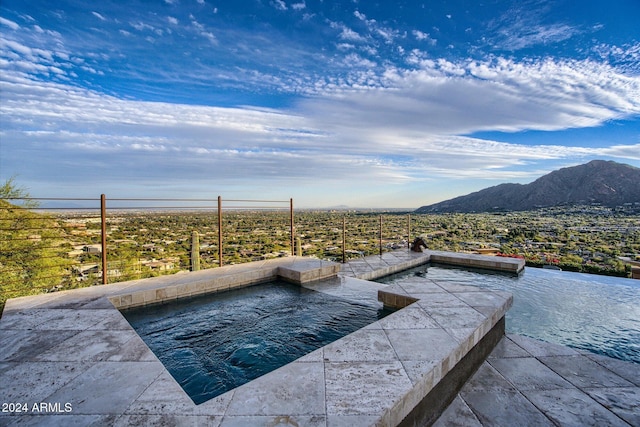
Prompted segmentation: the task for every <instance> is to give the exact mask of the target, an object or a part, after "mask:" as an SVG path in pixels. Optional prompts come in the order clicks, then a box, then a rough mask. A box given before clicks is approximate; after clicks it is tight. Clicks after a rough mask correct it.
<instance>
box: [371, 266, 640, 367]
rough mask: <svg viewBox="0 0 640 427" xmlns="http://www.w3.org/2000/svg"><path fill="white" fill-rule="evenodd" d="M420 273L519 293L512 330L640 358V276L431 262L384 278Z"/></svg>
mask: <svg viewBox="0 0 640 427" xmlns="http://www.w3.org/2000/svg"><path fill="white" fill-rule="evenodd" d="M416 276H419V277H421V278H423V279H424V280H431V281H433V282H435V283H436V284H437V283H441V282H453V283H459V284H464V285H473V286H480V287H483V288H488V289H496V290H505V291H509V292H511V293H512V294H513V307H512V308H511V309H510V310H509V312H508V313H507V315H506V328H507V332H510V333H515V334H520V335H526V336H529V337H532V338H537V339H540V340H543V341H547V342H553V343H557V344H562V345H566V346H570V347H573V348H577V349H583V350H588V351H590V352H593V353H598V354H602V355H605V356H609V357H614V358H617V359H621V360H627V361H633V362H637V363H640V281H639V280H633V279H624V278H618V277H608V276H599V275H593V274H584V273H573V272H565V271H554V270H545V269H538V268H526V269H525V271H524V273H523V274H521V275H520V276H513V275H508V274H500V273H491V272H487V271H484V270H468V269H462V268H454V267H445V266H440V265H437V266H433V265H425V266H420V267H417V268H414V269H411V270H406V271H404V272H402V273H398V274H396V275H393V276H388V277H386V278H382V279H380V280H378V281H379V282H382V283H387V284H393V283H402V281H403V280H411V281H412V283H415V280H416Z"/></svg>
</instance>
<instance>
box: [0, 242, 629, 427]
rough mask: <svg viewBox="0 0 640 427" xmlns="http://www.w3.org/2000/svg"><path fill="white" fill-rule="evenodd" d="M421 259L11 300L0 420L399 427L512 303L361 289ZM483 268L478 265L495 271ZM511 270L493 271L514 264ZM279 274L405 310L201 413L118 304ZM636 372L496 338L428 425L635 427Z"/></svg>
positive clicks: (477, 296)
mask: <svg viewBox="0 0 640 427" xmlns="http://www.w3.org/2000/svg"><path fill="white" fill-rule="evenodd" d="M433 254H434V255H435V256H450V255H449V254H447V253H433ZM430 256H431V254H429V253H425V254H416V253H411V252H408V251H396V252H392V253H387V254H383V255H382V256H375V257H368V258H365V259H360V260H356V261H353V262H350V263H347V264H344V265H341V266H340V269H341V271H340V274H339V276H338V277H335V278H333V279H327V280H324V281H314V279H320V278H322V277H327V276H330V275H331V274H330V273H331V272H332V271H335V266H334V265H332V264H331V263H326V262H321V261H310V260H308V259H304V258H295V257H292V258H289V259H283V260H272V261H264V262H261V263H260V266H258V267H259V268H256V267H257V266H256V265H253V266H248V265H239V266H231V267H232V268H222V269H213V270H209V271H207V272H196V273H188V274H179V275H174V276H165V277H161V278H156V279H153V280H140V281H134V282H126V283H122V284H113V285H108V286H98V287H92V288H86V289H79V290H75V291H70V292H60V293H54V294H48V295H42V296H36V297H27V298H18V299H14V300H10V301H8V303H7V306H6V308H5V312H4V314H3V317H2V319H0V384H1V387H0V403H1V404H3V405H4V404H6V405H7V407H6V409H7V411H4V412H0V425H20V426H22V425H65V426H69V425H83V426H84V425H149V424H153V425H212V426H219V425H221V426H252V425H265V426H266V425H300V426H302V425H309V426H342V425H349V426H360V425H363V426H364V425H398V424H401V425H411V422H416V421H415V420H417V419H418V418H416V417H415V416H409V417H407V418H405V417H406V416H407V414H410V413H411V411H412V408H414V407H416V406H419V405H421V404H424V400H425V396H427V395H428V394H429V391H430V390H433V389H436V390H439V389H438V388H437V387H439V386H438V383H443V382H446V381H448V378H450V376H447V373H448V372H450V371H455V370H454V368H455V367H456V365H462V364H463V363H462V362H464V361H465V360H466V359H465V355H467V354H471V353H472V352H473V349H474V348H476V347H477V346H476V344H477V343H479V342H481V341H482V340H483V338H484V337H485V336H489V335H491V334H495V333H496V332H495V331H497V332H498V333H499V332H500V329H499V325H500V324H502V327H504V323H503V322H502V323H501V319H502V318H503V316H504V313H505V312H506V310H507V309H508V307H509V306H510V301H511V300H510V298H511V297H510V295H509V294H507V293H502V292H495V291H493V292H492V291H487V290H483V289H480V288H475V287H461V286H460V285H451V286H449V287H448V286H447V285H446V284H443V283H439V284H435V283H427V284H425V286H424V287H422V288H419V289H410V288H407V289H401V288H400V289H399V288H397V287H394V288H392V287H388V286H385V285H381V284H377V283H373V282H369V281H365V280H362V278H363V277H364V278H366V279H372V278H374V277H376V276H380V275H384V274H389V273H392V272H394V271H397V270H401V269H406V268H409V267H411V266H413V265H416V264H419V263H423V262H425V261H427V260H428V258H429V257H430ZM453 258H456V257H455V256H454V257H453ZM489 258H490V257H481V258H476V261H477V262H482V263H485V262H498V261H500V260H496V259H495V258H493V260H492V259H489ZM458 259H460V257H459V256H458ZM450 261H451V260H450ZM454 261H455V260H454ZM460 262H461V263H464V262H466V261H463V260H462V261H460ZM508 263H509V261H507V262H506V264H505V266H498V267H504V268H515V269H516V270H517V269H518V268H519V266H518V265H515V266H514V265H507V264H508ZM494 267H495V266H494ZM489 268H490V267H489ZM256 271H259V272H258V273H256ZM278 272H279V273H280V275H281V276H284V277H287V278H289V279H291V280H302V281H303V282H304V281H305V280H311V282H308V283H303V284H302V285H303V286H306V287H309V288H312V289H315V290H318V291H321V292H327V293H332V294H334V295H340V296H342V297H344V298H352V299H362V298H365V299H369V300H375V299H378V298H381V299H382V300H384V301H385V302H386V303H389V304H391V305H393V304H396V305H398V306H399V307H403V306H405V305H407V304H409V305H408V306H407V307H406V308H403V309H401V310H399V311H397V312H396V313H394V314H392V315H390V316H388V317H386V318H385V319H382V320H381V321H379V322H376V323H374V324H372V325H370V326H368V327H366V328H364V329H361V330H359V331H357V332H356V333H354V334H351V335H348V336H347V337H344V338H342V339H341V340H338V341H336V342H334V343H332V344H330V345H328V346H326V347H323V348H321V349H319V350H316V351H315V352H313V353H310V354H308V355H307V356H304V357H302V358H301V359H298V360H297V361H295V362H293V363H290V364H289V365H286V366H284V367H282V368H280V369H278V370H276V371H273V372H271V373H270V374H267V375H265V376H263V377H260V378H258V379H256V380H254V381H252V382H250V383H248V384H245V385H243V386H241V387H238V388H236V389H235V390H232V391H230V392H228V393H225V394H223V395H221V396H218V397H216V398H214V399H211V400H210V401H208V402H205V403H203V404H201V405H195V404H193V402H192V401H191V400H190V398H189V397H188V396H187V395H186V394H185V393H184V391H183V390H182V388H181V387H180V386H179V385H178V384H177V383H176V382H175V380H173V378H172V377H171V375H170V374H169V373H168V372H167V371H166V369H165V368H164V366H163V365H162V364H161V363H160V361H159V360H158V359H157V358H156V357H155V355H154V354H153V353H152V352H151V351H150V350H149V349H148V347H147V346H146V345H145V344H144V342H143V341H142V340H141V339H140V337H139V336H138V335H137V334H136V333H135V331H133V329H132V328H131V326H130V325H129V324H128V323H127V322H126V320H124V317H123V316H122V315H121V314H120V312H119V311H118V310H116V309H115V306H119V307H123V306H132V305H136V304H145V303H147V302H157V301H162V300H165V299H172V298H177V297H178V296H181V295H195V294H198V293H203V292H211V291H219V290H224V289H228V288H229V286H232V284H233V283H241V284H242V285H246V284H250V283H255V282H257V281H261V280H264V279H265V278H268V277H270V275H274V274H278ZM212 274H213V276H215V277H213V276H211V275H212ZM232 276H234V277H233V278H232ZM379 290H380V291H382V292H380V293H379V292H378V291H379ZM413 301H417V302H415V303H412V302H413ZM496 328H497V329H496ZM494 344H495V343H492V344H490V346H491V348H493V345H494ZM480 362H481V361H480ZM637 368H638V365H637V364H633V363H625V362H621V361H617V360H614V359H608V358H604V357H600V356H595V355H591V354H584V353H579V352H576V351H574V350H572V349H568V348H566V347H561V346H554V345H551V344H547V343H542V342H539V341H535V340H532V339H529V338H524V337H519V336H508V337H506V338H502V340H501V341H500V342H499V344H498V345H497V346H496V348H495V349H494V350H493V352H492V353H491V354H490V356H489V357H488V358H487V359H486V361H485V362H484V363H482V364H481V365H480V368H479V369H478V371H477V372H476V374H475V375H474V376H473V377H472V378H471V379H470V380H469V381H468V382H467V383H466V384H465V385H464V387H463V388H462V390H460V392H459V393H458V394H457V396H456V395H455V392H454V393H453V394H452V396H455V399H454V400H453V402H452V404H451V405H450V406H449V407H448V409H447V410H446V411H445V412H444V413H443V414H442V416H441V417H440V419H439V420H438V421H437V425H439V426H443V425H465V426H478V425H484V426H488V425H509V426H511V425H623V426H627V425H640V423H639V421H638V418H637V415H636V414H637V413H638V412H639V408H640V404H639V401H640V392H639V386H640V380H639V379H638V371H639V370H638V369H637ZM441 386H442V384H441V385H440V387H441ZM455 391H457V389H456V390H455ZM421 400H422V402H421ZM426 400H428V399H426ZM432 400H433V399H432ZM445 403H448V402H445ZM10 404H13V405H14V406H13V407H12V408H13V409H15V408H16V406H15V405H16V404H26V405H27V412H26V413H18V412H16V411H9V409H10V407H9V406H8V405H10ZM43 404H44V405H43ZM445 406H446V405H445ZM438 413H439V412H438ZM584 414H587V415H584ZM403 420H404V421H403ZM411 420H413V421H411ZM515 421H518V422H516V423H515V424H514V422H515ZM577 421H580V422H579V423H577V424H576V422H577ZM595 421H597V423H595ZM590 422H591V424H589V423H590ZM545 423H546V424H545ZM416 425H420V424H416Z"/></svg>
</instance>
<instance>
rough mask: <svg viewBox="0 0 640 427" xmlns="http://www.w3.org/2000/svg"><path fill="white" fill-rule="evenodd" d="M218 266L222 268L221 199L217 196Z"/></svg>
mask: <svg viewBox="0 0 640 427" xmlns="http://www.w3.org/2000/svg"><path fill="white" fill-rule="evenodd" d="M218 266H220V267H222V197H220V196H218Z"/></svg>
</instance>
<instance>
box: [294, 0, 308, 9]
mask: <svg viewBox="0 0 640 427" xmlns="http://www.w3.org/2000/svg"><path fill="white" fill-rule="evenodd" d="M306 7H307V5H306V3H305V2H304V1H302V2H300V3H293V4H292V5H291V9H293V10H303V9H306Z"/></svg>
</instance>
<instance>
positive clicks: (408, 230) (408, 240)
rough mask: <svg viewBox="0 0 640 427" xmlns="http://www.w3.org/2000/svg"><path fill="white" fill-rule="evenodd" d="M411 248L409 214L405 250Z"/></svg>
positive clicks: (408, 216)
mask: <svg viewBox="0 0 640 427" xmlns="http://www.w3.org/2000/svg"><path fill="white" fill-rule="evenodd" d="M410 247H411V214H408V215H407V249H409V248H410Z"/></svg>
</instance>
